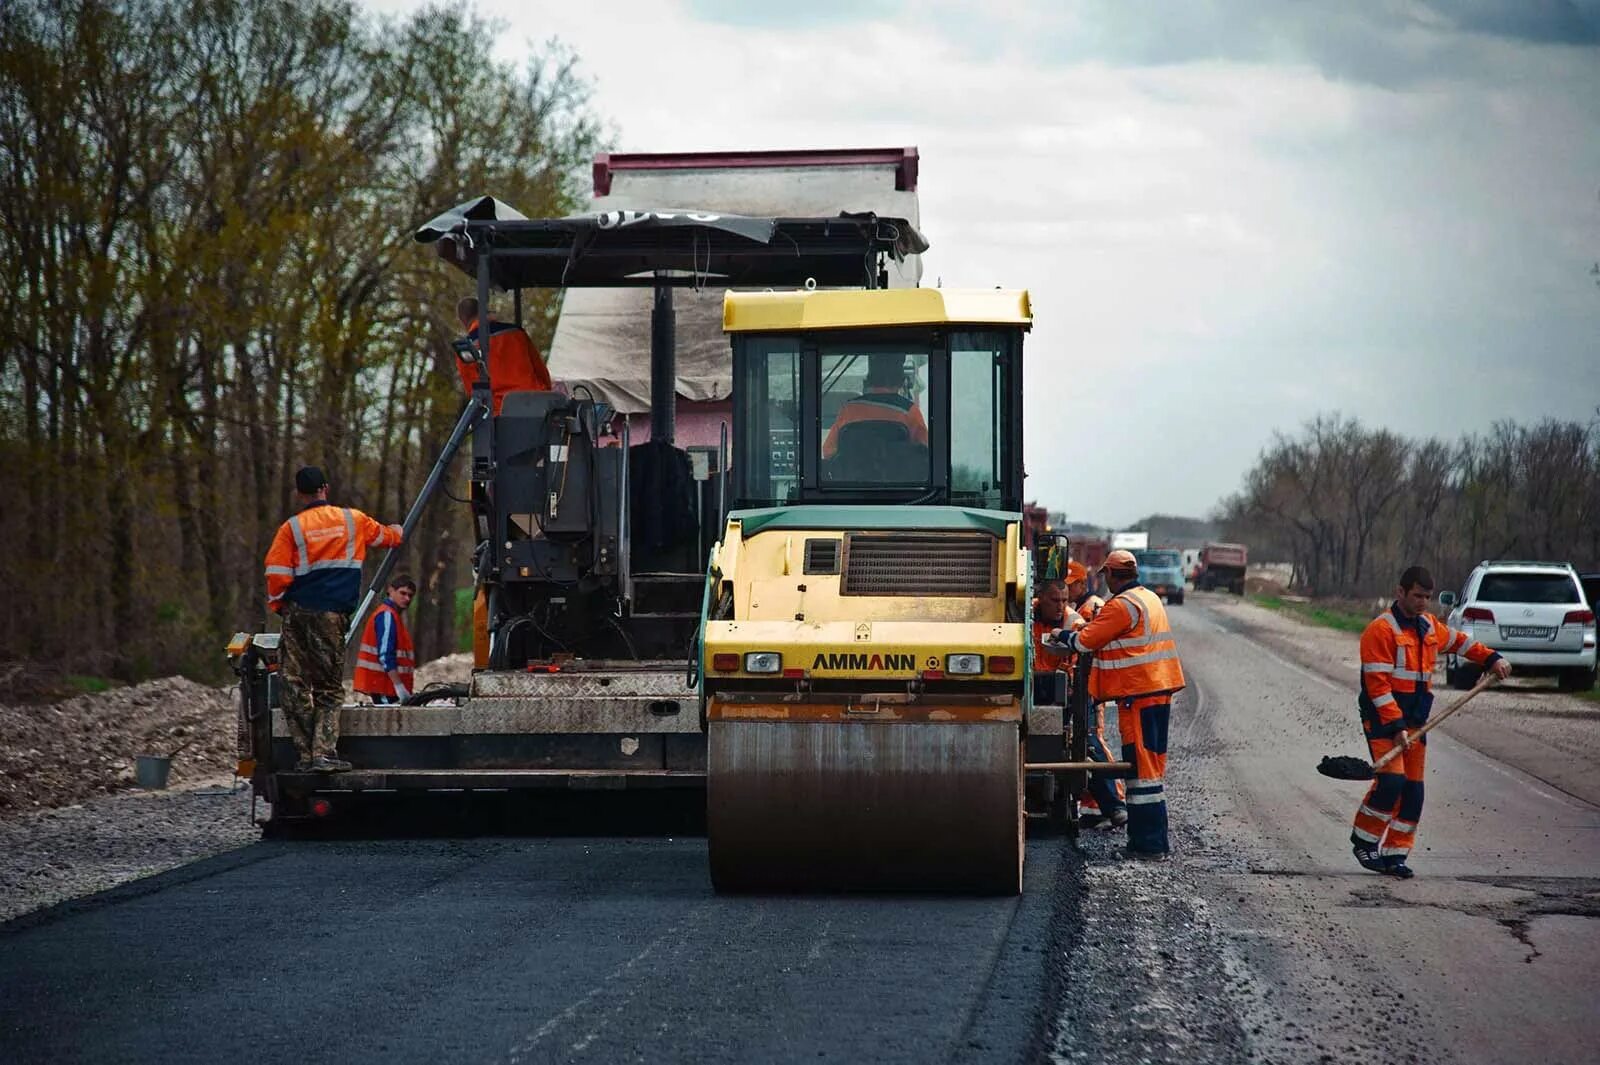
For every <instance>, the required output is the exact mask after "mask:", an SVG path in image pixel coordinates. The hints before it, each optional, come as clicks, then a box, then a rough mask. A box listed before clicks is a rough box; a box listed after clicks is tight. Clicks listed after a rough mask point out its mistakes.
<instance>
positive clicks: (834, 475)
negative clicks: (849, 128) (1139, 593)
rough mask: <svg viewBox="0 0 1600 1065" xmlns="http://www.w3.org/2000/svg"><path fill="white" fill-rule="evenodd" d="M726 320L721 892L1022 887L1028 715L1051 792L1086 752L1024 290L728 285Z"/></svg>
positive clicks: (714, 754) (717, 651)
mask: <svg viewBox="0 0 1600 1065" xmlns="http://www.w3.org/2000/svg"><path fill="white" fill-rule="evenodd" d="M723 318H724V328H725V329H726V330H727V331H728V333H729V334H730V335H731V337H732V341H733V358H734V373H735V388H734V393H735V405H734V426H733V428H734V441H735V447H734V454H735V456H736V460H735V463H734V469H733V471H732V474H731V483H730V486H729V492H730V496H731V501H732V506H733V509H732V510H731V512H730V513H729V515H728V520H727V524H726V527H725V529H724V531H723V534H722V538H721V540H720V542H719V543H718V544H717V545H716V547H715V548H714V550H713V552H712V555H711V559H710V566H709V572H708V574H707V582H706V596H705V622H704V626H703V630H702V631H703V636H702V647H701V653H700V656H699V665H700V678H699V688H700V695H701V706H702V713H703V715H704V717H705V719H706V727H707V731H708V740H709V751H708V762H707V833H708V837H709V851H710V866H711V875H712V879H713V881H714V883H715V885H716V887H717V888H718V889H719V890H724V891H744V890H755V891H766V890H780V891H786V890H794V889H823V890H833V889H839V890H912V891H975V892H998V893H1014V892H1017V891H1019V890H1020V888H1021V877H1022V860H1023V835H1024V823H1025V817H1026V812H1025V803H1024V793H1025V792H1024V775H1025V766H1026V765H1027V763H1026V761H1025V749H1024V743H1025V740H1029V739H1030V737H1029V733H1030V731H1032V732H1035V733H1038V735H1037V736H1035V737H1033V738H1032V739H1031V740H1030V743H1031V744H1032V749H1034V750H1035V751H1036V754H1035V755H1034V756H1033V757H1035V758H1037V759H1039V763H1038V764H1039V765H1041V766H1042V767H1045V768H1044V770H1043V771H1042V773H1041V776H1040V780H1039V783H1040V784H1041V785H1043V788H1042V789H1041V790H1040V792H1039V796H1038V797H1039V799H1040V800H1041V801H1042V803H1043V804H1045V805H1049V804H1050V803H1051V802H1052V800H1053V799H1055V798H1056V797H1057V796H1058V795H1064V794H1065V791H1064V789H1058V788H1057V787H1056V785H1058V784H1063V785H1064V784H1066V783H1067V781H1066V780H1065V779H1064V778H1060V779H1058V776H1057V774H1059V773H1062V772H1068V771H1070V772H1076V773H1079V774H1081V772H1082V769H1083V766H1082V765H1081V762H1082V752H1081V743H1080V744H1079V745H1078V753H1077V761H1076V762H1074V761H1073V760H1072V757H1071V756H1072V753H1073V752H1072V745H1071V743H1070V742H1069V739H1068V734H1069V733H1070V731H1071V728H1070V716H1067V719H1066V720H1065V721H1064V707H1063V700H1062V699H1061V698H1059V697H1057V698H1054V699H1052V700H1050V701H1051V702H1052V703H1053V705H1052V706H1044V705H1038V706H1036V705H1035V699H1034V692H1033V682H1034V681H1033V675H1032V658H1031V618H1030V610H1031V596H1032V583H1031V582H1032V572H1033V560H1032V558H1031V556H1030V551H1029V548H1028V545H1027V541H1026V538H1025V535H1024V527H1023V526H1024V519H1023V513H1022V480H1023V469H1022V461H1021V459H1022V377H1023V357H1022V352H1023V339H1024V336H1025V334H1026V333H1027V332H1028V330H1029V328H1030V325H1031V323H1032V310H1031V307H1030V305H1029V300H1028V295H1027V293H1026V292H1023V291H1006V290H999V289H996V290H987V291H955V290H941V289H908V290H898V291H831V292H829V291H787V292H760V293H740V292H730V293H728V294H727V296H726V297H725V303H724V313H723ZM1081 709H1082V708H1081V706H1080V717H1081ZM1064 725H1065V726H1066V727H1065V728H1064ZM1080 738H1081V730H1080ZM1078 784H1079V786H1081V777H1080V778H1079V780H1078ZM1030 790H1032V789H1030ZM1055 805H1056V806H1057V808H1058V810H1059V809H1062V808H1063V804H1062V803H1060V802H1057V803H1056V804H1055Z"/></svg>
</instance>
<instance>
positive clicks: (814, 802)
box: [706, 717, 1023, 894]
mask: <svg viewBox="0 0 1600 1065" xmlns="http://www.w3.org/2000/svg"><path fill="white" fill-rule="evenodd" d="M708 727H709V730H710V736H709V747H710V749H709V752H708V755H707V765H706V770H707V773H706V806H707V810H706V834H707V837H708V841H709V845H710V848H709V849H710V857H711V879H712V883H713V885H714V886H715V887H716V889H717V890H718V891H767V892H773V891H776V892H787V891H909V892H923V891H931V892H956V893H968V892H970V893H982V894H1016V893H1018V892H1019V891H1021V889H1022V846H1023V808H1022V748H1021V743H1020V730H1019V728H1018V724H1017V722H1016V721H1014V720H1007V721H981V720H980V721H971V720H965V721H939V720H909V721H907V720H896V721H855V720H823V721H807V720H800V721H796V720H749V719H743V718H732V719H730V718H727V717H723V718H721V719H716V718H714V719H713V720H711V721H710V722H709V723H708Z"/></svg>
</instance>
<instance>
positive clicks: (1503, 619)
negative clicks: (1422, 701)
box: [1439, 562, 1595, 691]
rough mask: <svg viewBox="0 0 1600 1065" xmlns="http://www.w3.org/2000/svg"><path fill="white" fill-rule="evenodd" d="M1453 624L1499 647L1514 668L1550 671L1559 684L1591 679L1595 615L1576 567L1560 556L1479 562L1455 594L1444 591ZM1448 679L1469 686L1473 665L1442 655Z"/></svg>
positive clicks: (1578, 686) (1580, 684) (1580, 686)
mask: <svg viewBox="0 0 1600 1065" xmlns="http://www.w3.org/2000/svg"><path fill="white" fill-rule="evenodd" d="M1439 602H1440V605H1441V606H1443V607H1446V608H1447V609H1449V610H1450V617H1449V619H1448V620H1449V623H1450V627H1451V628H1453V629H1459V630H1462V631H1465V632H1466V633H1468V634H1469V635H1470V636H1471V637H1472V638H1473V639H1474V640H1477V641H1478V642H1479V643H1481V644H1484V645H1485V646H1488V647H1491V648H1493V649H1494V650H1496V651H1499V652H1500V653H1501V654H1502V655H1504V656H1505V657H1506V658H1507V659H1509V660H1510V662H1511V664H1512V666H1514V667H1515V668H1516V672H1517V674H1520V675H1522V676H1530V675H1531V676H1549V675H1551V674H1554V675H1555V676H1556V677H1557V683H1558V684H1559V685H1560V687H1561V690H1562V691H1587V690H1589V689H1590V688H1593V687H1594V686H1595V618H1594V611H1593V610H1592V609H1591V608H1590V607H1589V604H1588V603H1587V602H1586V601H1585V600H1584V595H1583V585H1582V584H1580V583H1579V581H1578V574H1577V572H1576V571H1575V570H1573V568H1572V567H1571V566H1570V565H1568V564H1567V563H1565V562H1480V563H1478V566H1477V568H1476V569H1474V570H1473V571H1472V575H1471V576H1469V577H1468V578H1467V583H1466V586H1465V587H1464V588H1463V589H1462V591H1461V600H1460V602H1456V601H1455V596H1453V595H1451V594H1450V593H1448V592H1446V593H1445V594H1444V595H1441V596H1440V597H1439ZM1445 676H1446V678H1448V680H1449V682H1450V685H1451V687H1455V688H1469V687H1471V686H1472V684H1473V683H1474V682H1475V681H1476V680H1477V679H1478V667H1477V666H1475V665H1473V664H1472V663H1471V662H1468V661H1467V660H1466V659H1465V658H1458V657H1457V656H1455V655H1447V656H1446V657H1445Z"/></svg>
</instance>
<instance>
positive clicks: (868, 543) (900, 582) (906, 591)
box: [840, 533, 995, 596]
mask: <svg viewBox="0 0 1600 1065" xmlns="http://www.w3.org/2000/svg"><path fill="white" fill-rule="evenodd" d="M994 547H995V542H994V540H993V538H991V537H989V536H985V535H984V534H983V533H849V534H848V535H846V537H845V548H844V581H843V586H842V587H841V588H840V593H841V594H843V595H922V596H931V595H963V596H980V595H981V596H991V595H994V593H995V549H994Z"/></svg>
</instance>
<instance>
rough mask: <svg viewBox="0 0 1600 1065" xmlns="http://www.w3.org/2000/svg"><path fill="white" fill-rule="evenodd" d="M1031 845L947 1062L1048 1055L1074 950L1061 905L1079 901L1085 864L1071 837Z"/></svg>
mask: <svg viewBox="0 0 1600 1065" xmlns="http://www.w3.org/2000/svg"><path fill="white" fill-rule="evenodd" d="M1032 851H1033V853H1032V854H1030V861H1029V862H1028V864H1027V866H1026V867H1025V869H1024V874H1023V877H1024V882H1023V894H1022V897H1021V898H1020V899H1018V900H1017V907H1016V909H1015V910H1013V911H1012V915H1011V920H1010V922H1009V924H1008V926H1007V929H1006V934H1005V936H1004V937H1003V939H1002V940H1001V943H1000V945H999V947H998V950H997V952H996V957H995V958H994V959H993V962H992V964H991V966H990V969H989V975H988V979H987V980H986V981H985V983H984V987H983V990H982V992H981V993H980V994H979V995H978V997H977V998H976V999H975V1000H974V1001H973V1003H972V1008H971V1010H970V1011H969V1012H968V1014H967V1019H966V1022H965V1024H964V1025H963V1026H962V1029H961V1031H960V1033H959V1034H958V1035H957V1037H956V1041H955V1044H954V1046H953V1047H952V1049H951V1052H950V1057H949V1060H950V1061H951V1062H953V1063H957V1065H973V1063H977V1062H984V1063H992V1062H997V1061H1017V1062H1032V1061H1047V1060H1049V1049H1050V1045H1051V1041H1052V1040H1053V1038H1054V1030H1055V1024H1056V1018H1057V1016H1058V1014H1059V1012H1060V1011H1059V1009H1058V1004H1059V1003H1060V1001H1061V996H1062V991H1061V988H1060V982H1061V981H1060V979H1059V976H1060V971H1061V970H1062V969H1063V968H1064V967H1065V961H1066V958H1067V956H1068V954H1070V945H1069V944H1065V943H1064V942H1063V940H1064V938H1065V937H1066V934H1067V933H1069V932H1070V931H1071V930H1072V929H1073V928H1075V926H1076V922H1075V921H1074V920H1073V917H1072V914H1071V913H1070V912H1063V911H1064V908H1066V907H1070V906H1072V905H1075V903H1076V899H1077V896H1078V886H1079V884H1080V883H1081V877H1082V862H1081V861H1079V860H1077V859H1076V856H1075V855H1074V853H1073V850H1072V848H1071V847H1070V846H1069V845H1068V844H1067V843H1066V842H1065V841H1056V840H1050V841H1047V843H1046V845H1045V846H1038V845H1036V846H1035V847H1034V848H1032ZM1040 852H1042V853H1040Z"/></svg>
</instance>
